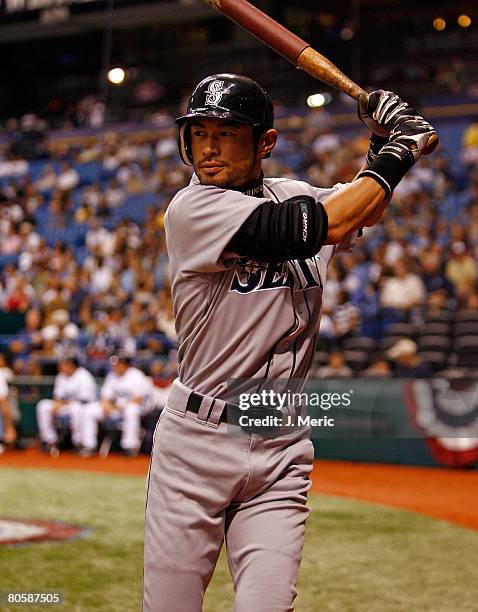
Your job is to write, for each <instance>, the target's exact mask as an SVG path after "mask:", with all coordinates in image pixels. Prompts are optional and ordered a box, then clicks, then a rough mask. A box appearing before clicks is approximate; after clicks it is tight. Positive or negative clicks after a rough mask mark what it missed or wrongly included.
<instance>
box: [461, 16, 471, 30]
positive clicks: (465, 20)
mask: <svg viewBox="0 0 478 612" xmlns="http://www.w3.org/2000/svg"><path fill="white" fill-rule="evenodd" d="M458 25H459V26H461V27H462V28H469V27H470V26H471V18H470V17H469V16H468V15H460V16H459V17H458Z"/></svg>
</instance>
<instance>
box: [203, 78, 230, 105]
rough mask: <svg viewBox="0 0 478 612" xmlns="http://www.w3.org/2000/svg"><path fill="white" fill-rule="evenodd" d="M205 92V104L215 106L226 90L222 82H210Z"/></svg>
mask: <svg viewBox="0 0 478 612" xmlns="http://www.w3.org/2000/svg"><path fill="white" fill-rule="evenodd" d="M207 91H208V93H207V94H206V104H209V105H210V106H217V105H218V104H219V102H220V101H221V99H222V96H223V95H224V94H225V93H226V91H227V90H226V89H225V88H224V81H211V83H209V86H208V88H207Z"/></svg>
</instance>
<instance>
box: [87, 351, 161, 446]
mask: <svg viewBox="0 0 478 612" xmlns="http://www.w3.org/2000/svg"><path fill="white" fill-rule="evenodd" d="M110 365H111V371H110V372H109V373H108V375H107V376H106V378H105V380H104V383H103V386H102V387H101V393H100V397H101V399H100V401H99V402H92V403H91V404H89V405H87V406H86V410H85V414H84V418H83V427H82V446H83V449H82V453H81V454H82V455H83V456H85V457H87V456H90V455H93V454H94V453H95V452H96V447H97V444H98V424H99V422H100V421H103V420H105V419H121V420H122V422H123V424H122V428H121V440H120V446H121V449H122V450H123V454H124V455H126V456H135V455H137V453H138V449H139V446H140V425H141V416H142V414H143V413H144V412H145V405H146V400H147V398H148V396H149V395H150V392H151V382H150V381H149V379H148V378H147V377H146V376H145V374H143V372H141V370H139V369H138V368H135V367H133V366H131V364H130V359H129V357H128V356H127V355H125V354H119V355H113V356H112V357H111V358H110Z"/></svg>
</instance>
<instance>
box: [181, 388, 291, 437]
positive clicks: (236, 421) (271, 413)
mask: <svg viewBox="0 0 478 612" xmlns="http://www.w3.org/2000/svg"><path fill="white" fill-rule="evenodd" d="M203 397H204V396H203V395H201V394H200V393H196V392H195V391H193V392H192V393H191V394H190V395H189V397H188V401H187V403H186V410H187V411H189V412H193V413H194V414H198V412H199V409H200V408H201V402H202V400H203ZM289 410H291V411H292V416H293V417H294V419H295V417H297V416H298V415H300V414H301V408H300V407H292V408H289ZM244 416H246V417H248V419H255V418H260V419H264V418H266V417H271V418H274V417H280V416H284V415H283V414H281V412H280V411H278V410H276V409H275V408H266V407H265V406H257V407H254V406H251V407H250V408H248V409H247V410H242V409H241V408H239V406H237V405H236V404H229V403H227V402H226V404H225V406H224V410H223V412H222V414H221V418H220V419H219V422H220V423H227V424H228V425H238V426H239V427H241V428H242V429H243V430H244V431H248V432H251V433H254V432H258V433H259V432H268V433H273V432H276V431H279V430H283V429H284V428H285V427H283V426H282V425H274V424H271V425H264V424H261V425H260V427H259V426H254V425H248V426H246V425H241V422H240V418H241V417H244ZM289 428H290V426H289Z"/></svg>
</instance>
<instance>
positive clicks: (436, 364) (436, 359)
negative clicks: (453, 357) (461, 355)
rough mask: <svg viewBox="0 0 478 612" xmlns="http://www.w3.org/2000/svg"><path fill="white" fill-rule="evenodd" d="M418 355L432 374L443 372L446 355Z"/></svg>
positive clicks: (434, 352)
mask: <svg viewBox="0 0 478 612" xmlns="http://www.w3.org/2000/svg"><path fill="white" fill-rule="evenodd" d="M418 355H419V357H420V358H421V359H423V361H426V362H427V363H429V364H430V365H431V366H432V368H433V371H434V372H438V371H439V370H443V368H444V367H445V366H446V364H447V355H446V353H443V352H440V351H420V352H419V353H418Z"/></svg>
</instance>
